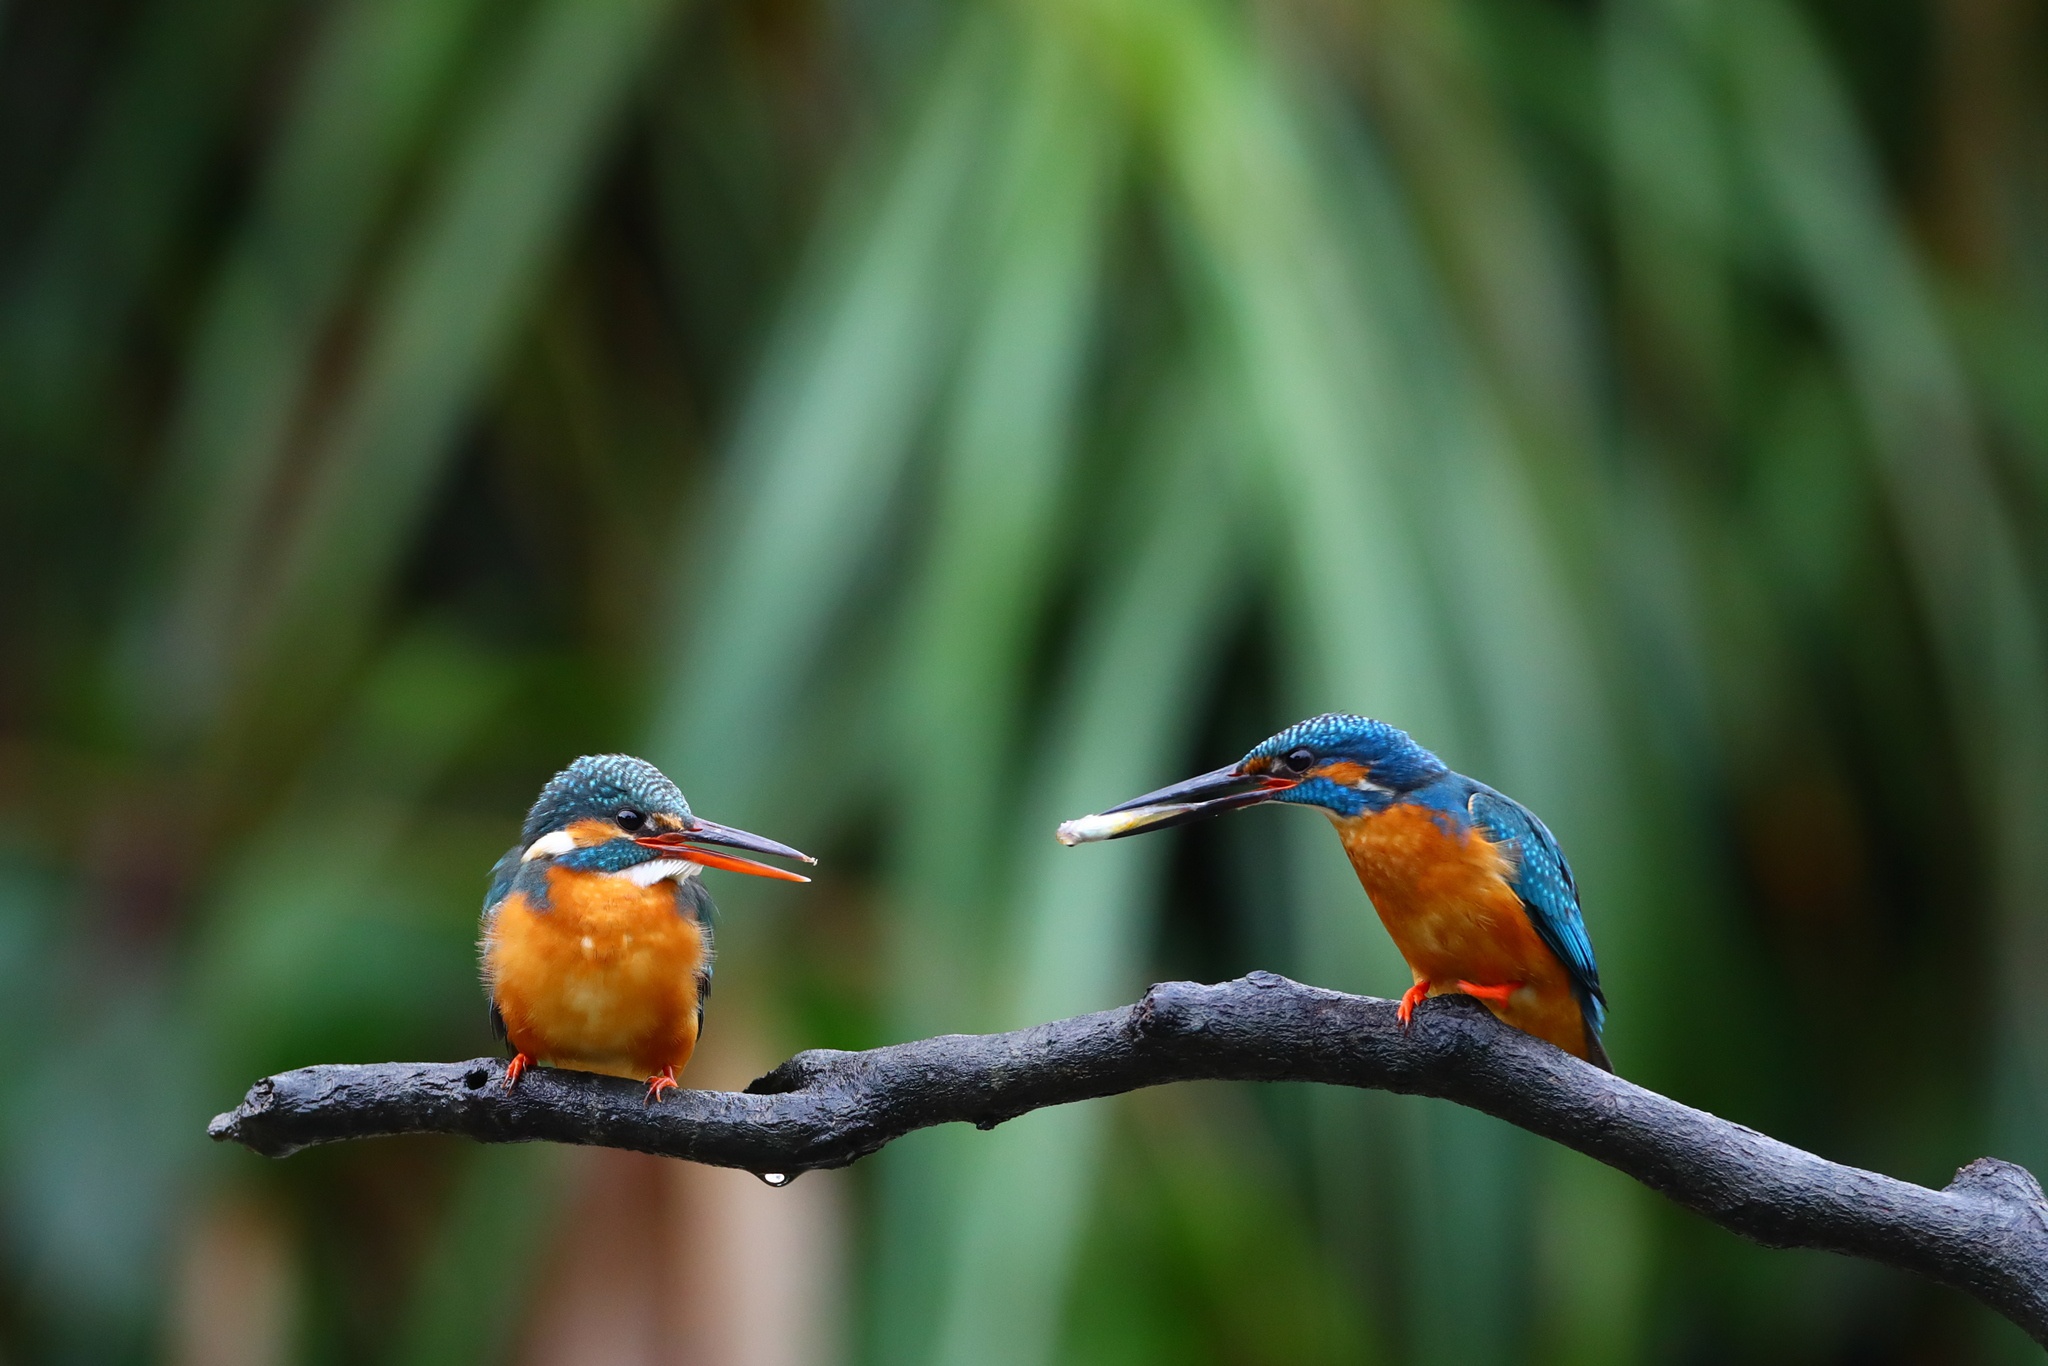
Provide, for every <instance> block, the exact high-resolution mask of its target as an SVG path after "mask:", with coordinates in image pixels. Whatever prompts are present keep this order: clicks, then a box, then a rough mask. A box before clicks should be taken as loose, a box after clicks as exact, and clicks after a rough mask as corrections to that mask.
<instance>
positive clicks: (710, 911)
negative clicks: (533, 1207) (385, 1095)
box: [481, 754, 817, 1102]
mask: <svg viewBox="0 0 2048 1366" xmlns="http://www.w3.org/2000/svg"><path fill="white" fill-rule="evenodd" d="M709 845H717V846H723V847H725V848H731V849H749V850H752V851H754V852H756V853H761V854H773V855H775V856H776V857H778V858H790V859H801V860H803V861H804V862H805V863H816V862H817V860H816V859H814V858H812V857H811V856H810V855H808V854H803V853H799V852H798V851H796V850H794V849H792V848H790V847H789V846H788V845H786V844H777V843H776V842H775V841H774V840H770V839H763V838H761V836H759V835H750V834H748V833H747V832H746V831H744V830H734V829H732V828H731V827H730V826H724V825H716V824H713V823H712V822H710V821H707V820H705V819H704V818H703V817H701V816H697V815H693V814H691V811H690V804H689V803H688V802H686V801H684V800H683V794H682V793H681V791H679V790H678V789H677V787H676V785H675V784H674V783H672V782H670V781H669V780H668V778H667V777H666V776H665V775H664V774H663V773H662V771H661V770H660V769H658V768H656V767H655V766H654V765H653V764H650V763H648V762H647V761H646V760H644V759H635V758H633V757H632V756H630V755H626V754H592V755H588V756H586V757H584V758H581V759H578V760H577V761H576V762H575V763H573V764H571V765H569V766H568V767H567V768H565V769H563V770H562V771H561V772H560V773H557V774H556V775H555V776H554V777H553V778H551V779H549V781H548V785H547V786H546V787H544V788H542V789H541V792H540V797H539V799H538V800H536V801H535V802H534V804H533V809H532V810H531V811H529V812H527V815H526V825H525V827H524V828H523V829H522V830H521V831H520V833H519V843H518V845H516V846H515V847H514V848H512V849H511V850H510V851H508V852H507V853H506V855H505V857H503V858H501V859H499V860H498V864H497V866H496V867H495V868H493V869H491V889H490V891H489V893H487V894H486V895H485V897H484V915H483V943H482V946H481V947H482V951H483V977H484V990H485V991H486V992H487V993H488V994H489V995H490V998H491V1028H492V1029H493V1030H494V1031H495V1032H496V1033H497V1035H498V1037H499V1038H500V1039H502V1040H504V1041H505V1042H506V1043H507V1044H508V1045H509V1046H510V1047H511V1048H512V1051H513V1057H512V1063H511V1065H510V1066H509V1067H507V1068H506V1069H505V1085H506V1088H507V1089H510V1088H511V1087H513V1086H516V1085H517V1084H518V1082H519V1078H520V1075H521V1074H522V1073H524V1072H525V1071H526V1069H527V1068H528V1067H529V1066H531V1065H533V1064H534V1063H536V1062H545V1063H550V1064H552V1065H554V1066H557V1067H569V1068H574V1069H576V1070H578V1071H583V1072H606V1073H609V1074H611V1075H612V1076H615V1077H645V1078H646V1079H647V1099H648V1101H649V1102H653V1101H656V1100H659V1099H660V1098H661V1095H662V1093H663V1092H664V1091H667V1090H669V1089H670V1088H671V1087H674V1086H675V1085H676V1073H678V1072H680V1071H682V1070H683V1068H684V1067H685V1066H686V1065H687V1064H688V1063H689V1061H690V1054H691V1053H693V1052H695V1051H696V1048H697V1036H698V1034H699V1032H700V1031H701V1030H702V1028H703V1024H704V998H705V997H707V996H709V995H710V994H711V922H712V917H713V915H714V914H715V910H716V908H715V907H713V906H712V904H711V897H710V895H709V894H708V893H707V892H706V891H705V890H704V885H703V883H702V881H701V880H700V879H699V874H701V873H702V872H703V871H704V870H705V869H706V868H725V869H729V870H731V871H732V872H736V873H751V874H753V875H754V876H756V877H772V878H781V879H783V880H785V881H788V882H808V881H810V879H809V878H807V877H804V876H803V875H802V874H800V873H791V872H785V871H783V870H782V869H780V868H775V867H771V866H770V865H768V864H765V863H756V862H755V861H754V860H753V859H749V858H741V857H739V856H738V855H736V854H725V853H720V852H718V850H717V849H715V848H707V847H706V846H709Z"/></svg>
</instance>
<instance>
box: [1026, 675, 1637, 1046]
mask: <svg viewBox="0 0 2048 1366" xmlns="http://www.w3.org/2000/svg"><path fill="white" fill-rule="evenodd" d="M1261 802H1292V803H1295V804H1297V805H1301V806H1314V807H1320V808H1321V809H1322V811H1323V812H1324V813H1325V814H1326V815H1328V816H1329V818H1330V820H1331V821H1332V822H1333V823H1334V824H1335V825H1336V827H1337V834H1338V836H1339V837H1340V838H1341V839H1342V840H1343V841H1344V852H1345V853H1346V854H1348V855H1349V856H1350V858H1351V866H1352V868H1353V870H1355V871H1356V872H1357V874H1358V880H1359V881H1360V882H1361V883H1363V884H1364V885H1365V893H1366V895H1367V896H1368V897H1370V898H1371V899H1372V904H1373V907H1374V909H1375V910H1377V911H1378V912H1379V916H1380V922H1381V923H1382V924H1384V925H1385V926H1386V927H1387V933H1388V934H1390V935H1392V936H1393V939H1394V945H1395V947H1396V948H1398V949H1399V950H1400V951H1401V957H1402V958H1404V959H1406V960H1407V962H1408V968H1409V971H1410V972H1412V973H1413V974H1414V976H1415V983H1414V985H1413V986H1411V987H1409V988H1408V990H1407V992H1406V994H1404V995H1403V996H1402V997H1401V1004H1400V1009H1399V1016H1400V1020H1401V1023H1402V1024H1403V1025H1406V1024H1407V1023H1408V1021H1409V1018H1410V1017H1411V1016H1412V1015H1413V1014H1414V1012H1415V1007H1416V1005H1417V1004H1418V1003H1419V1002H1421V1001H1422V1000H1423V998H1425V997H1428V996H1440V995H1443V994H1444V993H1446V992H1463V993H1464V994H1465V995H1467V996H1473V997H1476V998H1478V999H1479V1000H1481V1001H1483V1002H1485V1003H1486V1007H1487V1009H1489V1010H1491V1011H1492V1012H1493V1013H1494V1014H1495V1015H1496V1016H1498V1017H1499V1018H1500V1019H1502V1020H1504V1021H1505V1022H1507V1023H1508V1024H1511V1025H1513V1026H1514V1027H1515V1028H1517V1029H1519V1030H1522V1031H1523V1032H1525V1033H1529V1034H1534V1035H1535V1036H1536V1037H1537V1038H1539V1039H1548V1040H1549V1041H1550V1042H1551V1043H1554V1044H1556V1045H1557V1046H1558V1047H1559V1048H1562V1049H1563V1050H1565V1052H1567V1053H1570V1054H1573V1055H1574V1056H1576V1057H1580V1058H1584V1059H1585V1060H1586V1061H1588V1062H1591V1063H1594V1064H1596V1065H1598V1066H1600V1067H1604V1068H1606V1069H1607V1070H1608V1071H1610V1072H1611V1071H1613V1070H1614V1066H1613V1064H1612V1063H1610V1062H1609V1061H1608V1059H1607V1050H1606V1049H1605V1048H1604V1047H1602V1046H1601V1042H1600V1029H1601V1026H1602V1024H1603V1023H1604V1022H1605V1020H1606V1016H1607V999H1606V997H1605V996H1604V995H1603V994H1602V993H1601V990H1600V969H1599V967H1598V965H1597V964H1595V963H1594V961H1593V941H1592V940H1591V939H1590V938H1588V937H1587V935H1586V922H1585V918H1584V917H1583V916H1582V915H1581V914H1580V911H1579V890H1578V885H1577V884H1576V883H1575V882H1574V881H1573V880H1572V870H1571V866H1570V865H1569V864H1567V863H1566V862H1565V860H1564V854H1563V852H1562V851H1561V850H1559V848H1558V847H1557V840H1556V839H1555V838H1553V837H1552V835H1551V833H1550V831H1549V830H1547V829H1546V828H1544V825H1543V822H1542V821H1540V820H1538V819H1536V816H1535V814H1534V813H1533V812H1531V811H1530V810H1529V809H1528V808H1527V807H1525V806H1523V805H1522V804H1521V803H1519V802H1516V801H1514V800H1512V799H1511V798H1508V797H1504V796H1502V795H1501V794H1500V793H1498V792H1496V791H1494V790H1493V789H1492V788H1490V787H1488V786H1487V785H1486V784H1484V783H1481V782H1475V781H1474V780H1472V779H1471V778H1467V777H1465V776H1464V775H1463V774H1461V773H1453V772H1452V771H1451V770H1450V769H1449V768H1448V767H1446V766H1445V765H1444V763H1443V761H1442V760H1440V759H1438V758H1437V757H1436V756H1435V755H1434V754H1431V753H1430V752H1429V751H1428V750H1426V749H1424V748H1423V747H1422V746H1420V745H1418V744H1416V743H1415V741H1413V740H1411V739H1409V738H1408V735H1407V733H1406V732H1404V731H1400V730H1397V729H1395V728H1394V727H1393V726H1390V725H1388V724H1387V723H1386V722H1384V721H1374V720H1372V719H1370V718H1368V717H1364V716H1350V715H1346V714H1343V713H1332V714H1330V715H1327V716H1317V717H1312V718H1311V719H1309V720H1307V721H1303V722H1301V723H1299V724H1298V725H1293V726H1289V727H1288V728H1287V729H1286V730H1283V731H1281V732H1280V733H1279V734H1278V735H1275V736H1274V737H1273V738H1272V739H1270V740H1267V741H1266V742H1264V743H1263V744H1260V745H1258V746H1255V747H1254V748H1253V749H1252V752H1251V753H1249V754H1247V755H1245V756H1244V758H1243V759H1241V760H1239V761H1238V762H1237V763H1234V764H1231V765H1229V766H1227V767H1224V768H1219V769H1217V770H1216V771H1215V772H1213V773H1204V774H1203V775H1202V776H1201V777H1199V778H1190V779H1188V780H1187V781H1186V782H1184V783H1176V784H1174V785H1173V786H1172V787H1162V788H1160V789H1159V790H1158V791H1157V792H1148V793H1146V794H1145V795H1144V796H1142V797H1139V798H1137V799H1135V800H1133V801H1128V802H1125V803H1124V804H1123V805H1121V806H1113V807H1111V808H1110V809H1109V810H1107V811H1105V812H1103V813H1102V814H1100V815H1096V816H1083V817H1082V818H1081V819H1079V820H1072V821H1068V822H1067V823H1066V824H1064V825H1062V826H1060V828H1059V839H1060V843H1062V844H1070V845H1071V844H1085V843H1089V842H1091V841H1094V840H1110V839H1121V838H1123V837H1124V836H1126V835H1136V834H1139V833H1141V832H1143V831H1147V830H1164V829H1166V828H1167V827H1169V826H1175V825H1185V824H1187V823H1188V822H1190V821H1197V820H1201V819H1203V818H1204V817H1207V816H1214V815H1217V814H1219V813H1221V812H1224V811H1235V810H1237V809H1238V808H1239V807H1245V806H1255V805H1257V804H1259V803H1261Z"/></svg>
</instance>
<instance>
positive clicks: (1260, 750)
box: [1245, 711, 1448, 788]
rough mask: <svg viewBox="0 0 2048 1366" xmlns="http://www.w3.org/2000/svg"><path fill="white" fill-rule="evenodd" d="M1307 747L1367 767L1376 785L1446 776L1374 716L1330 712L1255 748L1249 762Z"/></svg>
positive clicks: (1410, 783)
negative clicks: (1374, 718)
mask: <svg viewBox="0 0 2048 1366" xmlns="http://www.w3.org/2000/svg"><path fill="white" fill-rule="evenodd" d="M1303 746H1306V747H1308V748H1309V749H1311V750H1314V751H1315V753H1316V754H1317V755H1318V756H1319V757H1320V758H1324V759H1352V760H1355V761H1357V762H1359V763H1362V764H1366V765H1368V766H1369V767H1370V768H1371V769H1372V771H1373V780H1374V781H1375V782H1378V783H1382V784H1385V785H1387V786H1390V787H1396V788H1408V787H1415V786H1419V785H1421V784H1423V783H1426V782H1429V781H1431V780H1433V779H1435V778H1437V777H1440V776H1441V775H1442V774H1444V773H1445V772H1447V771H1448V770H1447V769H1445V767H1444V765H1443V761H1442V760H1440V759H1438V758H1437V757H1436V756H1435V755H1434V754H1431V753H1430V752H1429V751H1428V750H1426V749H1424V748H1423V747H1422V746H1421V745H1418V744H1416V743H1415V741H1414V740H1413V739H1411V738H1410V737H1409V735H1408V732H1407V731H1405V730H1402V729H1401V728H1400V727H1399V726H1390V725H1388V724H1387V723H1386V722H1384V721H1375V720H1373V718H1371V717H1370V716H1354V715H1352V714H1351V713H1350V712H1342V711H1332V712H1325V713H1323V714H1322V715H1321V716H1311V717H1309V719H1308V720H1306V721H1297V722H1295V723H1294V724H1293V725H1291V726H1289V727H1288V728H1287V729H1286V730H1283V731H1281V732H1280V733H1279V734H1278V735H1276V736H1274V737H1273V738H1272V739H1270V740H1266V741H1264V742H1262V743H1260V744H1258V745H1255V746H1253V747H1252V751H1251V753H1249V754H1247V755H1245V758H1246V759H1255V758H1256V759H1277V758H1279V757H1280V756H1281V755H1283V754H1286V753H1287V752H1288V751H1290V750H1294V749H1299V748H1301V747H1303Z"/></svg>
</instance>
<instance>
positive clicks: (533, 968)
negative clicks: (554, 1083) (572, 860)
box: [484, 868, 707, 1075]
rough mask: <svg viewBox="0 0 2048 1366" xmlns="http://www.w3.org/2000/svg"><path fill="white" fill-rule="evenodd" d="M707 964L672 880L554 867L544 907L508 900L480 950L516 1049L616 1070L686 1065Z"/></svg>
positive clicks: (694, 926)
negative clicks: (700, 977)
mask: <svg viewBox="0 0 2048 1366" xmlns="http://www.w3.org/2000/svg"><path fill="white" fill-rule="evenodd" d="M706 957H707V954H706V944H705V940H704V934H703V931H702V929H701V928H700V927H699V926H698V925H697V923H696V921H695V920H694V919H693V918H692V917H690V916H688V915H686V914H683V913H681V912H680V911H679V909H678V907H677V903H676V887H675V885H674V883H672V882H669V881H658V882H653V883H646V884H643V883H642V882H639V881H637V880H634V879H630V878H625V877H619V876H615V875H612V874H606V873H589V872H581V871H576V870H572V869H564V868H553V869H550V870H549V872H548V909H546V910H537V909H535V908H534V907H533V906H532V905H531V904H529V903H528V902H527V900H526V898H525V897H523V896H520V895H517V894H515V895H513V896H512V897H509V898H507V900H506V902H505V904H504V905H503V906H501V907H500V908H499V910H498V913H497V915H496V916H494V917H493V918H492V922H491V927H490V931H489V934H488V936H487V938H486V941H485V944H484V966H485V971H486V974H487V975H488V977H489V979H490V983H491V990H492V998H493V1000H494V1001H496V1003H497V1005H498V1008H499V1011H500V1013H501V1014H502V1015H503V1016H504V1018H505V1023H506V1028H507V1032H508V1033H510V1034H511V1036H512V1039H513V1042H514V1044H515V1045H517V1046H518V1047H519V1048H520V1050H521V1051H522V1052H526V1053H530V1054H532V1055H533V1056H535V1057H541V1058H547V1059H550V1060H555V1061H560V1062H566V1063H569V1064H570V1065H583V1066H586V1067H588V1068H590V1069H591V1070H597V1071H617V1072H619V1073H620V1074H622V1075H646V1074H647V1073H649V1072H651V1071H658V1070H659V1069H660V1068H661V1067H663V1066H667V1065H669V1062H670V1061H673V1060H674V1055H675V1054H676V1053H677V1052H680V1053H681V1056H682V1057H683V1058H687V1056H688V1052H689V1046H690V1045H693V1044H694V1042H695V1039H696V1015H697V1003H698V1002H697V998H698V991H699V985H698V972H699V970H700V969H701V968H702V967H703V966H704V965H705V960H706ZM684 1036H687V1039H688V1043H687V1044H686V1043H685V1042H684Z"/></svg>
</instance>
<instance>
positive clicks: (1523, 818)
mask: <svg viewBox="0 0 2048 1366" xmlns="http://www.w3.org/2000/svg"><path fill="white" fill-rule="evenodd" d="M1465 809H1466V810H1467V811H1468V812H1469V813H1470V814H1471V816H1472V821H1473V823H1474V824H1475V825H1477V826H1478V827H1479V828H1480V829H1481V830H1482V831H1484V832H1485V834H1486V837H1487V838H1488V839H1489V840H1492V841H1493V842H1494V843H1495V844H1497V845H1500V846H1502V847H1503V849H1504V850H1506V851H1508V858H1509V861H1510V862H1511V863H1512V864H1513V866H1514V872H1513V874H1512V875H1511V876H1510V877H1509V879H1508V882H1509V885H1510V886H1512V887H1513V888H1514V889H1515V895H1516V896H1518V897H1520V898H1521V899H1522V905H1523V906H1524V907H1525V908H1526V909H1527V910H1528V912H1529V921H1530V923H1531V924H1533V925H1534V926H1535V927H1536V933H1537V934H1538V935H1539V936H1541V937H1542V940H1543V942H1544V944H1545V945H1547V946H1548V947H1549V949H1550V951H1551V952H1552V953H1554V954H1556V955H1557V957H1558V961H1559V962H1561V963H1563V964H1564V966H1565V971H1566V972H1568V973H1570V974H1571V979H1572V986H1573V989H1574V990H1575V991H1576V992H1577V993H1578V997H1579V1002H1580V1004H1581V1005H1583V1006H1584V1007H1585V1011H1586V1023H1587V1024H1588V1025H1590V1026H1591V1027H1592V1032H1593V1033H1594V1034H1595V1035H1596V1036H1597V1035H1598V1034H1599V1032H1600V1029H1601V1026H1602V1025H1604V1024H1605V1023H1606V1020H1607V997H1606V994H1605V993H1604V992H1602V991H1601V989H1600V966H1599V964H1598V963H1596V962H1595V961H1594V960H1593V941H1592V939H1591V937H1590V936H1588V935H1587V933H1586V919H1585V916H1584V915H1583V914H1582V913H1581V912H1580V910H1579V886H1578V883H1577V882H1576V881H1575V880H1574V879H1573V878H1572V868H1571V865H1570V864H1569V863H1566V862H1565V859H1564V851H1563V850H1561V849H1559V848H1558V847H1557V839H1556V837H1555V836H1553V835H1552V834H1551V833H1550V830H1549V829H1548V827H1546V826H1545V825H1544V824H1543V822H1542V821H1540V820H1538V819H1537V818H1536V813H1535V812H1533V811H1531V810H1529V808H1528V807H1526V806H1523V805H1522V804H1521V803H1520V802H1518V801H1515V800H1514V799H1513V798H1511V797H1504V796H1502V795H1501V794H1500V793H1498V792H1495V791H1493V790H1492V789H1491V788H1480V789H1479V790H1478V791H1476V792H1474V793H1473V794H1472V795H1471V797H1469V798H1468V799H1467V800H1466V803H1465Z"/></svg>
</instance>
